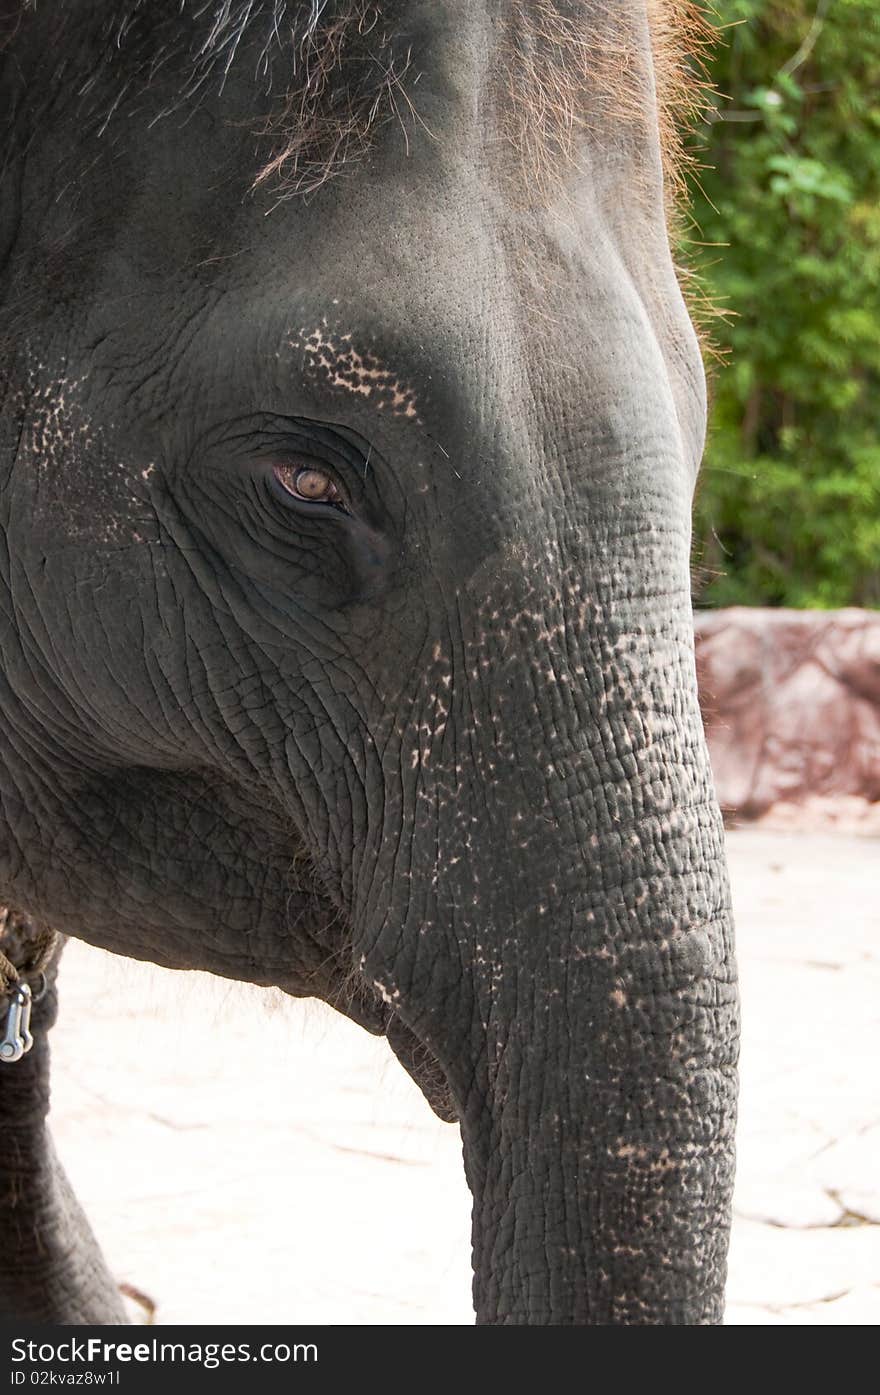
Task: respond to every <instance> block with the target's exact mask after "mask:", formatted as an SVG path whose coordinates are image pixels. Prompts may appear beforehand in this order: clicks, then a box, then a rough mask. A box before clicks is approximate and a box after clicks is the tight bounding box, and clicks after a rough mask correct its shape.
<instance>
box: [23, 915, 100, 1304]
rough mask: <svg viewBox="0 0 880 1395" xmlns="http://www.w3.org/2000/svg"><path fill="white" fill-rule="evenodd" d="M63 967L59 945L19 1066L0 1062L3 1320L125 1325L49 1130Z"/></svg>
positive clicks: (48, 968) (52, 960) (24, 921)
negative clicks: (53, 1035)
mask: <svg viewBox="0 0 880 1395" xmlns="http://www.w3.org/2000/svg"><path fill="white" fill-rule="evenodd" d="M3 919H4V922H5V927H6V930H7V931H8V930H9V928H10V924H11V920H12V918H11V917H10V915H9V913H7V914H6V915H5V916H4V917H3ZM23 924H24V925H25V927H26V926H27V921H26V918H22V917H18V918H16V921H15V924H14V931H19V932H20V931H21V927H22V925H23ZM19 937H20V936H19ZM13 938H14V933H13ZM0 947H2V948H3V949H4V950H5V951H6V953H7V955H8V956H9V958H10V959H11V960H12V962H13V963H15V962H19V963H20V962H21V961H20V960H18V961H16V959H15V958H14V957H13V954H12V953H11V950H10V944H9V934H8V933H4V934H3V937H2V941H0ZM59 957H60V945H58V946H56V947H55V949H54V952H53V953H52V956H51V958H50V960H49V962H48V963H47V964H46V965H45V967H44V969H43V970H42V972H43V973H45V992H42V993H40V994H38V995H37V1001H35V1002H34V1005H33V1008H32V1012H31V1023H30V1030H31V1033H32V1035H33V1047H32V1048H31V1050H30V1051H29V1052H28V1054H27V1055H25V1056H22V1058H21V1059H20V1060H18V1061H15V1062H13V1063H11V1064H8V1063H4V1062H0V1139H2V1147H0V1227H2V1235H3V1258H2V1262H0V1319H4V1320H15V1321H19V1322H22V1321H29V1322H49V1323H61V1324H76V1323H86V1324H92V1323H95V1324H99V1323H124V1322H126V1321H127V1318H126V1315H125V1310H124V1307H123V1304H122V1300H121V1298H120V1295H119V1291H118V1289H117V1287H116V1284H115V1282H114V1280H113V1278H112V1276H111V1274H110V1272H109V1270H108V1268H107V1266H106V1264H105V1262H104V1257H103V1255H102V1254H101V1251H100V1249H99V1248H98V1244H97V1242H96V1240H95V1237H94V1236H93V1234H92V1231H91V1227H90V1226H89V1223H88V1221H87V1220H86V1218H85V1216H84V1214H83V1212H82V1209H81V1207H80V1205H79V1203H78V1202H77V1200H76V1197H75V1196H74V1194H73V1191H72V1190H71V1186H70V1183H69V1182H68V1180H67V1177H66V1175H65V1173H64V1169H63V1168H62V1166H61V1164H60V1162H59V1161H58V1158H57V1156H56V1153H55V1149H54V1147H53V1144H52V1139H51V1137H50V1134H49V1130H48V1127H47V1124H46V1116H47V1114H48V1112H49V1041H48V1035H49V1029H50V1027H51V1026H52V1024H53V1023H54V1021H55V1016H56V1011H57V991H56V976H57V970H58V960H59ZM6 1001H8V998H7V1000H6ZM6 1001H4V1005H3V1014H2V1020H3V1021H4V1022H5V1019H6Z"/></svg>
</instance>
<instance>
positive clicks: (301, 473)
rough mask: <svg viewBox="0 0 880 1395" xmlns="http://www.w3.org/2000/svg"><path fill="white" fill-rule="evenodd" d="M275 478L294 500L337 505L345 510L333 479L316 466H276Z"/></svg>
mask: <svg viewBox="0 0 880 1395" xmlns="http://www.w3.org/2000/svg"><path fill="white" fill-rule="evenodd" d="M274 471H275V478H276V479H277V481H278V483H279V484H280V485H281V487H282V489H285V490H286V491H287V493H288V494H292V495H293V497H294V499H301V500H302V501H303V502H304V503H307V504H335V505H336V507H337V508H344V503H343V499H342V495H341V493H340V491H339V488H338V486H337V484H336V482H335V480H334V479H333V477H332V476H331V475H329V474H327V472H326V471H325V470H321V469H319V468H318V467H317V466H315V465H301V464H300V465H276V466H275V467H274Z"/></svg>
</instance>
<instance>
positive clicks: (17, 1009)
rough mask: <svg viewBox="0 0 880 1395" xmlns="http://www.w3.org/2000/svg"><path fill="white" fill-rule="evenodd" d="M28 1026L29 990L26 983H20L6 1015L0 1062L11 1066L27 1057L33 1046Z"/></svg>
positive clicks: (29, 1023)
mask: <svg viewBox="0 0 880 1395" xmlns="http://www.w3.org/2000/svg"><path fill="white" fill-rule="evenodd" d="M30 1025H31V990H30V988H29V987H28V985H27V984H26V983H20V984H19V985H18V987H17V988H16V989H15V992H14V993H13V994H12V1000H11V1002H10V1004H9V1011H8V1012H7V1014H6V1030H5V1032H4V1033H3V1040H2V1041H0V1061H5V1062H6V1064H7V1065H10V1066H12V1065H15V1062H16V1061H20V1060H21V1058H22V1056H26V1055H27V1053H28V1052H29V1051H30V1049H31V1047H32V1046H33V1044H34V1039H33V1037H32V1036H31V1033H30Z"/></svg>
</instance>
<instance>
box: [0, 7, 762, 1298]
mask: <svg viewBox="0 0 880 1395" xmlns="http://www.w3.org/2000/svg"><path fill="white" fill-rule="evenodd" d="M691 14H692V10H691V7H690V6H688V5H685V4H683V3H679V0H670V3H667V4H662V3H660V0H620V3H616V4H614V5H611V4H608V3H604V2H602V3H600V0H536V3H534V4H526V3H524V0H479V3H475V0H451V3H449V4H445V5H443V6H438V5H436V4H433V3H431V2H430V0H388V3H384V4H376V5H368V4H365V3H348V4H346V3H341V0H340V3H334V0H326V3H321V0H311V3H307V4H287V3H283V0H212V3H209V4H196V3H194V2H193V3H188V2H187V0H185V3H183V4H181V3H179V0H156V3H152V0H151V3H150V4H146V3H139V0H127V3H122V2H121V0H120V2H119V3H110V2H109V0H104V2H103V3H93V2H92V0H90V3H88V4H87V3H85V0H66V3H63V4H60V5H57V6H52V7H49V6H42V5H37V6H33V5H31V4H24V5H18V6H15V7H7V11H6V20H7V22H6V27H5V30H4V32H5V34H6V44H5V51H4V57H3V62H2V71H0V93H2V95H0V111H2V113H3V119H4V122H5V132H6V142H5V152H6V155H5V166H4V172H3V202H2V217H0V251H2V264H0V306H2V325H0V380H2V391H3V413H2V417H0V425H2V437H0V452H2V453H0V509H2V523H3V550H2V553H0V590H2V597H3V609H2V615H3V626H4V633H3V645H2V664H0V683H2V687H3V705H4V721H3V724H2V730H0V762H2V764H0V768H2V809H3V828H4V839H3V843H2V848H3V851H2V858H0V896H2V897H5V898H6V899H7V900H8V902H9V903H10V904H12V905H14V906H16V907H19V908H22V909H23V911H24V912H26V913H27V914H28V915H30V916H33V917H34V918H35V919H36V920H37V921H39V922H41V923H46V924H51V925H52V926H54V927H56V928H57V929H58V930H59V931H61V932H64V933H67V934H71V935H77V936H79V937H81V938H84V939H87V940H90V941H91V942H93V943H95V944H98V945H102V946H105V947H106V948H109V949H111V950H116V951H118V952H121V953H123V954H128V955H131V956H134V957H138V958H143V959H148V960H153V961H155V962H157V963H160V964H165V965H169V966H172V967H177V968H183V969H187V968H190V969H195V968H198V969H208V970H211V971H213V972H215V973H218V974H222V975H226V976H228V977H230V978H238V979H243V980H248V981H250V982H254V983H257V984H265V985H275V986H278V987H281V988H283V989H284V990H285V991H287V992H288V993H290V994H293V995H299V996H317V997H321V998H323V999H325V1000H326V1001H328V1002H330V1003H332V1004H333V1005H334V1006H335V1007H337V1008H339V1009H340V1010H341V1011H343V1012H345V1013H347V1014H348V1015H349V1016H351V1017H352V1018H354V1019H355V1020H356V1021H358V1022H360V1023H362V1024H363V1025H364V1026H365V1027H366V1028H367V1029H368V1030H370V1031H372V1032H376V1033H383V1034H385V1035H386V1036H387V1038H388V1040H389V1042H390V1044H391V1046H392V1047H393V1049H394V1050H395V1052H396V1053H397V1054H398V1056H399V1057H400V1059H401V1060H402V1062H403V1063H404V1065H405V1066H406V1067H407V1069H408V1070H410V1072H411V1073H412V1074H413V1075H414V1076H415V1078H416V1079H417V1080H418V1081H419V1083H420V1084H421V1085H422V1088H423V1089H424V1091H425V1094H426V1095H427V1097H428V1099H429V1100H430V1102H431V1103H432V1105H433V1106H434V1108H435V1109H436V1110H437V1111H438V1113H440V1114H441V1115H442V1116H443V1117H445V1118H450V1119H452V1118H455V1119H457V1120H458V1121H459V1123H460V1127H461V1131H462V1137H463V1142H464V1158H465V1167H466V1170H467V1176H468V1180H469V1182H470V1185H471V1188H472V1191H473V1194H474V1212H473V1237H474V1271H475V1278H474V1296H475V1305H476V1310H477V1316H478V1320H479V1321H481V1322H489V1323H531V1324H547V1323H553V1324H573V1323H589V1324H601V1323H621V1324H643V1323H704V1322H715V1321H718V1320H720V1314H721V1306H722V1292H723V1283H724V1269H725V1252H726V1243H727V1231H728V1223H729V1205H730V1187H731V1175H732V1141H731V1140H732V1128H733V1115H734V1101H735V1061H736V992H735V984H734V973H733V959H732V948H731V926H730V904H729V893H728V887H727V880H726V873H725V868H724V852H723V842H722V832H721V824H720V819H719V816H718V811H717V807H716V804H715V799H714V793H713V789H712V781H711V776H710V772H709V767H708V761H707V756H706V750H705V743H704V740H703V734H702V727H701V721H700V715H699V709H698V704H697V695H696V682H695V674H694V659H693V635H692V620H691V608H690V590H689V542H690V504H691V498H692V492H693V487H694V481H695V478H696V473H697V469H698V465H699V459H700V455H701V451H702V443H703V435H704V427H705V393H704V377H703V371H702V365H701V359H700V353H699V347H698V344H697V340H696V336H695V334H694V331H693V329H692V326H691V323H690V319H689V317H688V314H687V311H686V308H685V305H684V303H683V300H682V295H681V292H680V289H679V285H678V282H677V279H676V274H675V269H674V266H673V263H672V258H671V255H670V249H669V238H668V231H667V221H666V220H667V216H668V193H669V187H670V182H671V181H672V178H673V175H672V171H673V169H674V167H675V152H676V145H675V141H674V139H673V137H672V134H671V132H672V126H671V124H670V119H671V118H670V112H671V110H672V108H673V107H674V106H675V104H676V102H677V101H678V100H679V98H680V95H681V92H682V91H683V90H684V91H687V90H690V89H688V88H687V87H686V86H685V87H684V88H682V83H681V77H682V73H683V67H682V60H681V58H680V57H679V56H678V55H679V53H680V48H679V41H680V39H681V37H682V35H685V34H686V20H687V17H688V16H689V15H691ZM676 93H678V94H679V96H678V97H677V96H676ZM35 1020H36V1019H35ZM2 1084H3V1082H2V1081H0V1086H2ZM38 1093H39V1092H38ZM35 1136H36V1135H35ZM39 1136H40V1137H42V1135H41V1134H40V1135H39ZM62 1209H63V1208H62ZM53 1214H54V1213H53ZM59 1214H60V1212H59ZM21 1221H22V1218H21V1216H20V1215H19V1217H18V1218H17V1223H18V1228H19V1232H21V1230H22V1225H21ZM61 1223H62V1222H61V1221H59V1222H58V1224H59V1225H60V1224H61ZM44 1280H45V1275H43V1277H42V1278H41V1279H40V1280H39V1283H38V1281H37V1279H36V1278H35V1279H34V1282H33V1284H32V1293H31V1296H30V1299H29V1300H28V1301H29V1304H30V1306H27V1304H25V1307H24V1308H21V1312H26V1314H30V1315H40V1316H46V1315H47V1314H48V1315H49V1316H55V1317H58V1315H59V1314H61V1316H62V1318H63V1315H64V1313H65V1312H68V1313H70V1312H77V1313H82V1312H84V1311H87V1312H89V1313H90V1314H91V1315H92V1320H95V1318H94V1314H95V1312H96V1311H97V1312H99V1313H100V1311H106V1307H105V1308H103V1309H102V1306H101V1305H102V1304H103V1303H104V1299H103V1298H101V1299H100V1301H97V1300H96V1302H95V1303H92V1304H91V1305H90V1304H89V1302H87V1301H85V1300H84V1298H83V1295H82V1293H81V1292H79V1291H77V1293H75V1294H68V1296H67V1297H66V1298H65V1296H64V1292H63V1285H61V1288H60V1290H59V1286H58V1284H57V1283H56V1285H55V1288H54V1289H53V1292H54V1293H55V1294H56V1297H55V1298H54V1299H53V1300H52V1303H51V1304H49V1303H48V1300H47V1299H45V1293H44V1292H42V1291H40V1290H39V1285H40V1284H41V1283H42V1284H43V1288H44V1289H45V1282H44ZM83 1282H85V1281H84V1280H83V1278H82V1271H81V1269H80V1270H77V1271H76V1272H75V1273H74V1274H73V1276H72V1277H71V1278H70V1279H69V1286H71V1287H72V1288H76V1286H77V1285H78V1284H82V1283H83ZM106 1287H107V1285H106V1276H105V1278H104V1279H103V1280H102V1288H101V1293H102V1294H105V1293H106ZM59 1292H60V1293H61V1296H60V1297H58V1296H57V1295H58V1293H59Z"/></svg>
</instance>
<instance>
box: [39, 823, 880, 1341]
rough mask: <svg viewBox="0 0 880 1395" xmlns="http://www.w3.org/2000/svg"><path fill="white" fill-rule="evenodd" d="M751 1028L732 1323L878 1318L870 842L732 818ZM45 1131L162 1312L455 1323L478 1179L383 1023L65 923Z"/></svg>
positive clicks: (464, 1310)
mask: <svg viewBox="0 0 880 1395" xmlns="http://www.w3.org/2000/svg"><path fill="white" fill-rule="evenodd" d="M729 852H730V862H731V873H732V878H733V886H734V900H735V903H736V908H737V917H738V933H739V955H740V967H741V973H742V985H743V1014H744V1045H743V1058H742V1107H741V1126H740V1132H739V1171H738V1189H737V1198H736V1218H735V1225H734V1236H733V1245H732V1249H731V1263H730V1284H729V1307H728V1316H727V1321H728V1322H729V1323H732V1324H783V1325H787V1324H801V1323H806V1324H825V1323H842V1324H847V1325H849V1324H873V1323H876V1322H878V1321H880V1091H878V1088H877V1042H878V1033H877V1025H878V1016H880V966H878V956H880V909H878V896H877V881H878V877H877V874H878V864H880V841H878V840H876V839H873V838H856V837H847V836H844V835H840V834H838V835H833V834H831V835H829V834H804V833H798V834H792V833H787V834H786V833H772V832H767V831H757V830H746V831H738V832H735V833H732V834H730V835H729ZM54 1059H55V1071H54V1103H53V1126H54V1129H55V1134H56V1139H57V1142H58V1146H59V1151H60V1152H61V1155H62V1157H63V1159H64V1161H65V1163H66V1165H67V1167H68V1170H69V1172H70V1175H71V1178H72V1180H73V1183H74V1185H75V1187H76V1188H77V1191H78V1192H79V1195H80V1197H81V1199H82V1200H83V1202H84V1203H85V1205H86V1207H87V1209H88V1212H89V1214H90V1216H91V1218H92V1221H93V1223H94V1226H95V1229H96V1231H97V1233H98V1235H99V1237H100V1239H101V1241H102V1243H103V1245H104V1248H105V1251H106V1253H107V1255H108V1257H109V1259H110V1262H111V1265H112V1266H113V1268H114V1271H115V1273H116V1274H117V1275H118V1276H119V1279H120V1281H124V1282H127V1283H129V1284H131V1285H133V1286H134V1287H135V1288H137V1289H139V1290H141V1291H143V1292H144V1293H146V1294H148V1295H149V1296H150V1297H151V1298H152V1299H153V1300H154V1302H155V1303H156V1305H157V1306H156V1321H157V1322H160V1323H172V1322H200V1323H224V1322H236V1321H237V1322H245V1323H258V1322H280V1323H284V1322H303V1323H309V1322H353V1323H378V1324H382V1323H392V1324H397V1323H411V1324H422V1323H424V1324H427V1323H468V1322H471V1321H472V1312H471V1306H470V1264H469V1234H468V1232H469V1201H470V1198H469V1194H468V1192H467V1189H466V1187H465V1183H464V1178H463V1176H462V1169H461V1162H460V1152H459V1143H458V1135H457V1130H455V1129H453V1128H451V1127H449V1126H446V1125H443V1124H441V1123H440V1122H439V1121H438V1120H436V1119H435V1118H434V1117H433V1115H432V1114H431V1113H430V1112H429V1110H428V1108H427V1106H426V1105H425V1104H424V1102H423V1100H422V1098H421V1095H420V1094H419V1093H418V1092H417V1090H416V1089H415V1086H413V1085H412V1084H411V1083H410V1081H409V1080H408V1078H407V1077H406V1076H405V1075H404V1073H403V1071H402V1069H401V1068H400V1066H399V1065H398V1064H397V1062H396V1061H395V1060H394V1059H393V1058H392V1057H391V1056H390V1053H389V1052H388V1050H387V1048H386V1046H385V1045H384V1043H382V1042H376V1041H375V1040H373V1039H372V1038H369V1037H367V1036H366V1035H365V1034H364V1033H363V1032H361V1031H360V1030H359V1029H358V1028H355V1027H353V1026H352V1025H351V1024H349V1023H347V1022H345V1021H344V1020H343V1019H342V1018H338V1017H337V1016H336V1015H335V1014H332V1013H331V1012H330V1011H329V1010H324V1009H322V1008H318V1007H316V1006H312V1005H305V1004H297V1003H290V1002H288V1001H286V1000H283V999H281V997H280V995H273V994H265V993H260V992H259V991H257V990H248V989H243V988H240V987H237V986H231V985H225V984H222V983H219V982H218V981H216V980H210V979H201V978H200V976H196V975H179V974H177V975H175V974H171V973H166V972H162V971H160V970H157V969H153V968H149V967H146V966H143V965H140V964H134V963H132V962H130V961H127V960H118V959H114V958H112V957H111V956H109V955H105V954H102V953H100V952H99V951H96V950H91V949H88V948H87V947H85V946H82V945H78V944H71V945H70V946H69V947H68V950H67V951H66V957H65V964H64V967H63V970H62V1011H61V1019H60V1022H59V1025H58V1028H57V1030H56V1033H55V1058H54Z"/></svg>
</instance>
